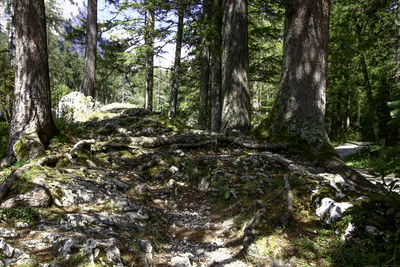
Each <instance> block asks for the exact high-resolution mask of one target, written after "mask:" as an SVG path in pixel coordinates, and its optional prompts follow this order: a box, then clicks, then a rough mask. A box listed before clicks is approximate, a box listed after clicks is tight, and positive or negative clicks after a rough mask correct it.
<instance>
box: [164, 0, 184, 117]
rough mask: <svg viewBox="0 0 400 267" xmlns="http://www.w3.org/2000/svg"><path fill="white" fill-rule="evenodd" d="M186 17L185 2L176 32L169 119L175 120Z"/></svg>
mask: <svg viewBox="0 0 400 267" xmlns="http://www.w3.org/2000/svg"><path fill="white" fill-rule="evenodd" d="M184 16H185V6H184V3H183V1H181V2H180V3H179V7H178V29H177V32H176V46H175V47H176V48H175V62H174V76H173V78H172V88H171V100H170V106H169V112H168V117H170V118H174V117H175V116H176V106H177V104H178V87H179V76H180V68H181V50H182V37H183V19H184Z"/></svg>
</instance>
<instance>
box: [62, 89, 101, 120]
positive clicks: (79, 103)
mask: <svg viewBox="0 0 400 267" xmlns="http://www.w3.org/2000/svg"><path fill="white" fill-rule="evenodd" d="M100 107H101V105H100V103H99V102H97V101H95V100H94V99H93V98H92V97H90V96H85V95H84V94H82V93H80V92H72V93H69V94H67V95H65V96H63V97H62V98H61V99H60V102H58V105H57V108H56V110H55V114H56V117H57V118H64V119H66V120H69V121H85V120H87V116H88V115H89V114H90V113H92V112H95V111H98V110H99V108H100Z"/></svg>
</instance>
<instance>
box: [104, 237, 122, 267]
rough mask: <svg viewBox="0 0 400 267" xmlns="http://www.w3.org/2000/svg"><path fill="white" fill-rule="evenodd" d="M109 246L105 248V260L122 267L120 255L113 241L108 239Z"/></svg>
mask: <svg viewBox="0 0 400 267" xmlns="http://www.w3.org/2000/svg"><path fill="white" fill-rule="evenodd" d="M110 242H111V243H110V244H109V245H108V246H107V247H106V248H105V251H106V255H107V258H108V259H109V260H110V261H111V262H113V263H116V264H118V265H122V260H121V253H120V251H119V249H118V247H117V246H116V244H115V239H113V238H111V239H110Z"/></svg>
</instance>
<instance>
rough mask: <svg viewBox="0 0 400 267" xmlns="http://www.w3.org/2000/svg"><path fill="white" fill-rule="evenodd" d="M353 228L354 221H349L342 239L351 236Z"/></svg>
mask: <svg viewBox="0 0 400 267" xmlns="http://www.w3.org/2000/svg"><path fill="white" fill-rule="evenodd" d="M355 229H356V226H355V225H354V223H349V225H347V228H346V230H345V231H344V234H343V236H342V240H347V239H348V238H349V237H350V236H351V234H352V233H353V232H354V230H355Z"/></svg>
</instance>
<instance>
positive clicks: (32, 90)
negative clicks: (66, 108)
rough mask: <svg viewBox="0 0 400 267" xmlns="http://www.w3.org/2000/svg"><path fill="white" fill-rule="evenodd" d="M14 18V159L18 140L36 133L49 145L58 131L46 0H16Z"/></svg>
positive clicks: (11, 147)
mask: <svg viewBox="0 0 400 267" xmlns="http://www.w3.org/2000/svg"><path fill="white" fill-rule="evenodd" d="M14 19H15V46H16V71H15V90H14V103H13V109H12V118H11V124H10V128H9V140H8V145H7V155H8V157H9V159H11V161H14V160H15V158H16V155H15V151H14V145H15V144H16V143H17V141H19V140H21V139H22V138H24V137H25V136H27V135H37V137H38V139H39V140H40V142H41V143H42V144H44V145H47V144H48V143H49V141H50V139H51V137H52V136H53V135H54V134H55V132H56V128H55V126H54V122H53V117H52V115H51V98H50V79H49V66H48V55H47V37H46V17H45V6H44V0H18V1H14ZM28 154H29V152H28Z"/></svg>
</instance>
